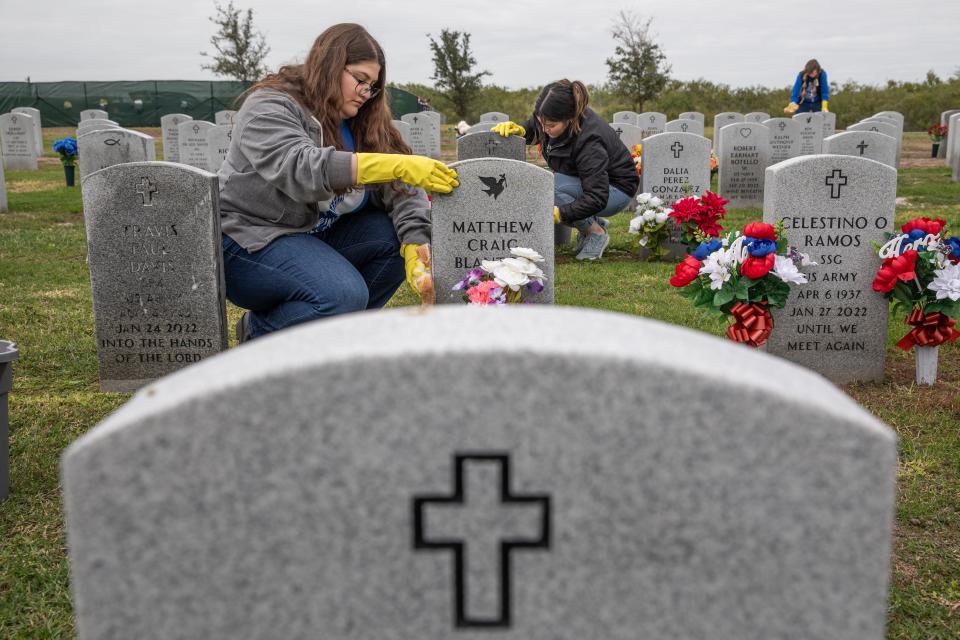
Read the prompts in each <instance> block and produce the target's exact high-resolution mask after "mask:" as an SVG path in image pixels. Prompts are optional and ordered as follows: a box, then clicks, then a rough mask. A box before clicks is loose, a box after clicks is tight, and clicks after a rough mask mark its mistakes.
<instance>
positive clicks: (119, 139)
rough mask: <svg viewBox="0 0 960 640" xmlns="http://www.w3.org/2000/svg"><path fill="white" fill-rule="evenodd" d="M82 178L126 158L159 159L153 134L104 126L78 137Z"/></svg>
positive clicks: (125, 160)
mask: <svg viewBox="0 0 960 640" xmlns="http://www.w3.org/2000/svg"><path fill="white" fill-rule="evenodd" d="M77 147H78V150H79V155H80V158H79V165H80V179H81V180H83V179H84V178H86V177H87V176H89V175H91V174H92V173H93V172H95V171H99V170H100V169H106V168H107V167H112V166H113V165H115V164H123V163H126V162H151V161H153V160H156V159H157V151H156V148H157V145H156V141H155V140H154V139H153V137H152V136H148V135H147V134H145V133H140V132H139V131H131V130H129V129H102V130H100V131H91V132H90V133H85V134H83V135H82V136H80V137H79V138H77Z"/></svg>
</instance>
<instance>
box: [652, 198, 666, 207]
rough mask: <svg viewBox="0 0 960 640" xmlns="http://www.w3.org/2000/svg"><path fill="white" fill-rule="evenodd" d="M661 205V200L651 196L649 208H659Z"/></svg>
mask: <svg viewBox="0 0 960 640" xmlns="http://www.w3.org/2000/svg"><path fill="white" fill-rule="evenodd" d="M662 204H663V200H661V199H660V198H658V197H657V196H653V197H652V198H650V206H651V207H659V206H660V205H662Z"/></svg>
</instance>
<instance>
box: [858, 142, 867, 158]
mask: <svg viewBox="0 0 960 640" xmlns="http://www.w3.org/2000/svg"><path fill="white" fill-rule="evenodd" d="M869 146H870V145H868V144H867V141H866V140H861V141H860V144H858V145H857V149H860V155H863V152H864V151H866V150H867V147H869Z"/></svg>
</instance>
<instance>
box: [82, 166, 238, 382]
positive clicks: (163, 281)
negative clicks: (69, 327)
mask: <svg viewBox="0 0 960 640" xmlns="http://www.w3.org/2000/svg"><path fill="white" fill-rule="evenodd" d="M83 202H84V220H85V223H86V229H87V253H88V259H89V263H90V282H91V287H92V290H93V314H94V320H95V325H96V341H97V354H98V357H99V360H100V387H101V389H103V390H104V391H132V390H134V389H137V388H139V387H141V386H143V385H144V384H147V383H148V382H150V381H152V380H154V379H156V378H159V377H162V376H164V375H166V374H168V373H171V372H173V371H176V370H177V369H182V368H183V367H185V366H187V365H189V364H193V363H196V362H199V361H200V360H203V359H204V358H207V357H209V356H211V355H213V354H215V353H217V352H219V351H222V350H224V349H226V348H227V327H226V308H225V304H224V284H223V261H222V257H221V249H220V242H221V236H220V211H219V206H218V202H219V184H218V182H217V177H216V176H215V175H214V174H212V173H209V172H207V171H202V170H200V169H195V168H193V167H187V166H184V165H178V164H173V163H169V162H135V163H131V164H118V165H114V166H112V167H107V168H106V169H101V170H100V171H96V172H94V173H92V174H91V175H89V176H87V177H86V178H85V179H84V180H83Z"/></svg>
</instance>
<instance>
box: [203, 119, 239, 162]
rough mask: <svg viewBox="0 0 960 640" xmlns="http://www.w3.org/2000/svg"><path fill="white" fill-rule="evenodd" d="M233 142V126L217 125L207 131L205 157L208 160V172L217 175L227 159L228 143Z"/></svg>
mask: <svg viewBox="0 0 960 640" xmlns="http://www.w3.org/2000/svg"><path fill="white" fill-rule="evenodd" d="M232 140H233V125H232V124H218V125H217V126H215V127H210V128H209V129H207V157H208V158H210V166H209V167H208V170H209V171H211V172H213V173H217V172H218V171H220V166H221V165H222V164H223V161H224V160H226V159H227V152H228V151H230V142H231V141H232Z"/></svg>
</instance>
